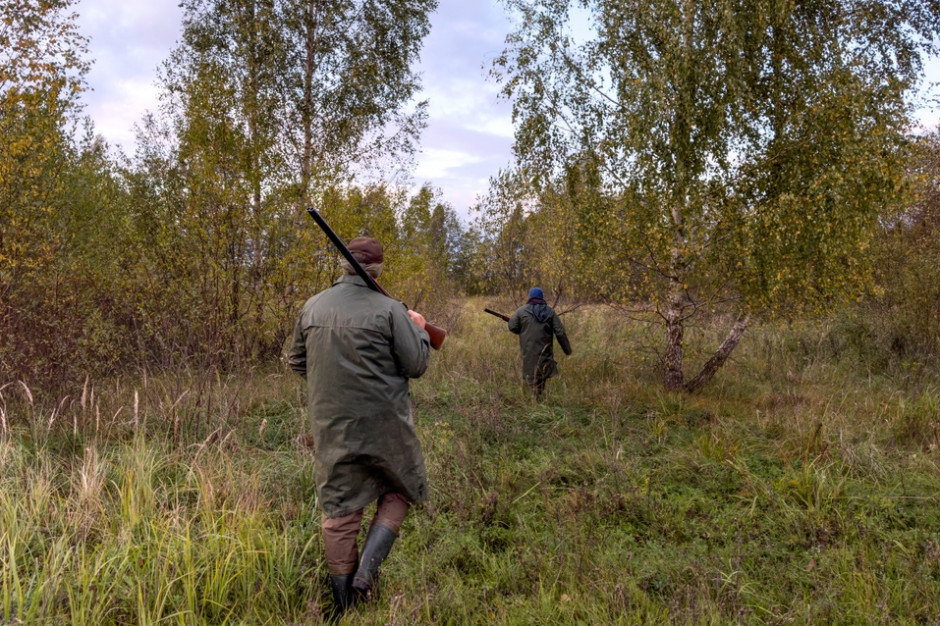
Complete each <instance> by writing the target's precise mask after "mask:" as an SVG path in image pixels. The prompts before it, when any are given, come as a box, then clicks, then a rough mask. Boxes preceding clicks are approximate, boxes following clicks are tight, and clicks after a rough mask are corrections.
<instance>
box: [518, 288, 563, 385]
mask: <svg viewBox="0 0 940 626" xmlns="http://www.w3.org/2000/svg"><path fill="white" fill-rule="evenodd" d="M509 330H510V331H511V332H513V333H515V334H517V335H519V348H520V350H521V351H522V376H523V378H524V379H525V381H526V383H528V385H529V386H530V387H531V388H532V390H533V391H535V396H536V397H537V398H540V397H541V396H542V392H544V391H545V382H546V381H547V380H548V379H549V378H551V377H552V376H554V375H555V374H557V373H558V364H557V363H555V354H554V351H553V345H554V342H553V339H554V338H556V337H557V338H558V345H560V346H561V349H562V350H564V352H565V354H571V343H570V342H569V341H568V335H566V334H565V326H564V324H562V323H561V319H559V317H558V316H557V315H556V314H555V311H554V310H552V307H550V306H548V304H546V302H545V296H544V294H543V293H542V290H541V289H539V288H538V287H533V288H532V289H530V290H529V300H528V302H526V304H524V305H523V306H521V307H519V308H518V309H516V312H515V313H513V314H512V316H511V317H510V318H509Z"/></svg>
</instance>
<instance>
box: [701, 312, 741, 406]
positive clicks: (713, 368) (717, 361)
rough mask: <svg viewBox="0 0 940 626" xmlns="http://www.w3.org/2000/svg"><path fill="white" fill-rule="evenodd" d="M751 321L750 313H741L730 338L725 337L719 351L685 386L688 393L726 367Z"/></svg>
mask: <svg viewBox="0 0 940 626" xmlns="http://www.w3.org/2000/svg"><path fill="white" fill-rule="evenodd" d="M750 321H751V314H750V313H741V315H739V316H738V319H737V320H736V321H735V322H734V326H732V327H731V331H730V332H728V336H727V337H725V340H724V341H722V342H721V345H720V346H718V350H717V351H715V354H713V355H712V358H710V359H708V361H706V362H705V365H703V366H702V370H701V371H700V372H699V373H698V375H696V376H695V378H693V379H692V380H690V381H689V382H687V383H686V384H685V389H686V391H689V392H694V391H697V390H698V389H700V388H701V387H703V386H704V385H706V384H707V383H708V381H710V380H711V379H712V378H713V377H714V376H715V373H716V372H717V371H718V370H719V369H721V366H722V365H724V364H725V361H727V360H728V357H729V356H731V352H732V351H733V350H734V349H735V347H736V346H737V345H738V342H740V341H741V336H742V335H744V331H745V330H747V326H748V323H749V322H750Z"/></svg>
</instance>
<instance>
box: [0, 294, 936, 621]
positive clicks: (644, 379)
mask: <svg viewBox="0 0 940 626" xmlns="http://www.w3.org/2000/svg"><path fill="white" fill-rule="evenodd" d="M483 306H484V304H483V303H480V302H474V303H472V304H471V305H469V306H468V308H467V309H466V310H465V311H464V313H463V315H462V316H461V318H460V319H459V321H458V322H457V324H456V325H455V327H454V328H452V329H451V335H450V337H449V338H448V340H447V343H446V344H445V346H444V348H443V350H441V351H440V352H436V353H435V354H434V355H433V359H432V365H431V369H430V370H429V372H428V374H427V375H426V376H425V377H423V378H422V379H420V380H417V381H414V382H413V387H412V391H413V399H414V404H415V418H416V422H417V426H418V430H419V434H420V436H421V438H422V442H423V445H424V451H425V456H426V461H427V465H428V473H429V480H430V484H431V491H432V498H431V502H430V503H429V505H427V506H425V507H423V508H421V509H419V510H417V511H415V512H413V513H412V514H411V515H410V516H409V518H408V520H407V521H406V523H405V526H404V528H403V530H402V535H401V539H400V540H399V541H398V542H397V543H396V545H395V548H394V549H393V551H392V554H391V556H390V557H389V559H388V561H387V562H386V565H385V567H384V568H383V573H382V578H381V593H380V597H379V599H378V600H377V601H375V602H374V603H372V604H369V605H366V606H360V607H358V608H356V609H354V610H353V611H351V612H350V613H348V614H347V616H346V618H344V623H349V624H484V623H485V624H577V623H583V624H602V623H620V624H657V623H658V624H676V623H679V624H726V623H742V624H777V623H802V624H810V623H845V624H859V623H864V624H878V623H885V624H888V623H891V624H894V623H935V622H937V621H938V620H940V601H938V600H937V598H940V507H938V506H937V505H938V502H937V497H938V496H937V493H938V487H940V472H938V460H940V452H938V450H937V446H938V443H940V440H938V437H940V415H938V403H940V392H938V385H940V376H937V372H934V371H931V369H930V368H929V367H917V368H912V367H910V366H909V365H906V364H904V363H902V362H891V361H890V360H887V361H885V360H880V361H879V362H878V363H877V364H872V363H871V362H870V361H869V360H868V355H867V353H866V352H865V350H860V349H856V348H857V344H858V341H857V338H846V336H844V335H841V334H840V332H842V330H840V327H839V326H838V324H833V323H831V322H827V321H819V322H812V323H810V322H804V323H801V324H790V325H778V324H765V325H758V326H756V327H755V328H752V329H751V330H749V331H748V334H746V335H745V338H744V341H743V342H742V344H741V345H740V346H739V348H738V350H737V351H736V352H735V354H734V355H733V358H732V360H731V361H730V362H729V363H728V364H727V365H726V367H725V368H724V369H723V370H722V371H721V372H720V373H719V374H718V376H717V378H716V379H715V380H714V381H713V383H712V384H711V385H710V386H709V387H707V388H706V389H705V390H704V391H703V392H701V393H699V394H697V395H691V396H690V395H677V394H669V393H666V392H664V391H662V388H661V385H660V384H659V377H658V373H657V363H658V354H657V345H658V342H659V340H660V337H658V335H657V330H656V329H655V328H648V327H644V326H639V325H635V324H633V323H631V322H629V321H627V320H623V319H617V318H614V317H612V316H611V315H610V314H609V312H607V311H604V310H588V309H579V310H578V311H575V312H573V313H570V314H568V315H566V316H565V319H564V321H565V324H566V326H567V328H568V332H569V335H570V337H571V340H572V344H573V347H574V354H573V355H572V356H571V357H564V356H559V357H558V358H559V361H560V370H561V373H560V375H559V376H558V377H557V378H554V379H552V380H550V381H549V383H548V390H547V394H546V398H545V399H544V400H543V401H542V402H535V401H534V400H533V399H532V398H531V397H530V396H529V394H528V393H527V392H526V390H525V389H524V388H523V387H522V385H521V384H520V373H519V371H518V370H519V358H518V347H517V344H516V338H515V337H514V336H513V335H510V334H509V333H508V332H506V331H505V325H504V323H503V322H500V321H499V320H496V319H495V318H492V317H490V316H487V315H485V314H483V313H482V308H483ZM697 330H698V332H697V333H695V336H696V337H697V339H696V341H697V342H698V343H693V345H692V346H690V350H689V354H690V359H693V358H696V357H697V355H699V354H703V353H705V352H706V351H707V349H708V348H709V347H710V346H714V345H717V342H719V341H720V337H721V329H720V328H718V327H717V326H715V327H712V326H711V325H709V324H704V325H703V327H702V328H700V329H697ZM853 346H854V347H853ZM303 397H304V396H303V389H302V382H301V381H300V379H298V378H295V377H294V376H293V375H292V374H290V373H289V372H288V371H287V370H286V368H283V367H282V366H279V367H272V368H271V369H270V370H267V371H250V372H240V373H236V374H232V375H228V376H224V375H221V374H215V373H207V372H192V371H182V372H176V373H173V374H170V373H165V374H161V375H159V376H150V377H143V376H142V377H138V378H135V379H133V380H130V379H124V380H111V381H101V382H94V381H88V382H87V383H86V385H85V386H84V387H83V388H82V389H81V390H76V391H75V394H74V395H73V396H72V397H70V398H65V399H62V400H61V401H60V402H58V403H57V404H56V405H55V406H43V405H40V404H39V403H37V402H36V401H34V399H33V397H32V394H31V393H30V390H29V387H28V384H26V383H19V382H14V383H12V384H8V385H6V386H4V387H3V388H2V390H0V417H2V420H0V622H2V623H11V624H13V623H27V624H32V623H35V624H157V623H176V624H302V623H304V624H305V623H320V622H322V621H323V620H324V618H325V614H326V611H327V610H328V608H329V597H328V596H329V592H328V586H327V585H326V582H325V576H326V567H325V562H324V560H323V554H322V545H321V543H320V536H319V513H318V512H317V510H316V496H315V493H314V489H313V485H314V483H313V472H312V467H313V462H312V457H311V452H310V448H309V447H308V444H309V441H308V438H307V437H306V436H305V417H304V407H303ZM366 517H367V519H368V517H369V516H368V515H367V516H366Z"/></svg>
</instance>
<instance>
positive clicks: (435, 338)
mask: <svg viewBox="0 0 940 626" xmlns="http://www.w3.org/2000/svg"><path fill="white" fill-rule="evenodd" d="M307 214H308V215H310V217H312V218H313V221H315V222H316V223H317V226H319V227H320V230H322V231H323V232H324V233H326V236H327V238H328V239H329V240H330V241H331V242H332V243H333V245H334V246H335V247H336V249H337V250H339V252H340V254H342V255H343V258H344V259H346V260H347V261H349V264H350V265H352V267H353V269H354V270H356V274H358V275H359V278H361V279H362V280H364V281H366V285H367V286H368V287H369V289H371V290H372V291H378V292H379V293H382V294H385V295H386V296H388V297H389V298H391V297H392V296H390V295H389V293H388V292H387V291H385V289H384V288H383V287H382V285H380V284H379V283H377V282H376V280H375V279H374V278H372V275H371V274H369V272H367V271H366V270H365V269H364V268H363V267H362V266H361V265H360V264H359V261H357V260H356V257H354V256H353V255H352V252H350V251H349V248H347V247H346V244H345V243H343V240H342V239H340V238H339V236H338V235H337V234H336V233H334V232H333V229H332V228H330V225H329V224H327V223H326V220H324V219H323V216H322V215H320V213H319V212H318V211H317V210H316V209H314V208H312V207H311V208H308V209H307ZM507 319H508V318H507ZM424 330H425V332H427V334H428V338H429V339H430V340H431V347H432V348H434V349H435V350H440V349H441V346H442V345H444V339H446V338H447V331H446V330H444V329H443V328H441V327H440V326H435V325H434V324H432V323H431V322H429V321H427V320H425V322H424Z"/></svg>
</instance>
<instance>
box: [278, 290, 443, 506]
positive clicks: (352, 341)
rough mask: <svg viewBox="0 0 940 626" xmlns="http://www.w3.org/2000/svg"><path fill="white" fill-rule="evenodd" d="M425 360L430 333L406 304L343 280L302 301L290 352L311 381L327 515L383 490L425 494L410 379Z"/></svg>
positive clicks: (416, 496) (415, 496)
mask: <svg viewBox="0 0 940 626" xmlns="http://www.w3.org/2000/svg"><path fill="white" fill-rule="evenodd" d="M429 360H430V340H429V339H428V334H427V333H426V332H425V331H424V330H422V329H420V328H418V327H417V326H416V325H415V324H414V322H412V321H411V318H410V317H409V316H408V311H407V308H406V307H405V305H403V304H402V303H401V302H398V301H396V300H393V299H392V298H389V297H387V296H385V295H383V294H381V293H378V292H375V291H372V290H371V289H369V288H368V287H366V285H365V282H364V281H363V280H362V279H361V278H359V277H358V276H342V277H340V278H339V279H338V280H337V281H336V282H335V283H334V284H333V286H332V287H330V288H329V289H326V290H324V291H322V292H320V293H318V294H317V295H315V296H313V297H312V298H310V299H309V300H308V301H307V303H306V304H305V305H304V307H303V310H302V311H301V313H300V317H299V319H298V321H297V326H296V328H295V331H294V340H293V343H292V346H291V349H290V353H289V355H288V363H289V364H290V367H291V369H293V370H294V371H295V372H297V373H299V374H301V375H303V376H305V377H306V379H307V409H308V412H309V417H310V426H311V430H312V433H313V437H314V455H315V465H314V467H315V471H316V488H317V496H318V498H319V501H320V506H321V507H322V508H323V512H324V514H325V515H326V516H327V517H341V516H344V515H348V514H350V513H352V512H354V511H357V510H359V509H361V508H363V507H364V506H366V505H367V504H369V503H370V502H372V501H373V500H375V499H377V498H378V497H379V496H381V495H382V494H384V493H387V492H389V491H397V492H399V493H401V494H403V495H404V496H405V497H406V498H408V500H410V501H411V502H413V503H419V502H423V501H425V500H427V497H428V485H427V474H426V471H425V467H424V455H423V453H422V451H421V444H420V443H419V441H418V437H417V435H416V433H415V426H414V419H413V417H412V409H411V396H410V395H409V391H408V379H410V378H417V377H419V376H421V375H422V374H423V373H424V372H425V370H426V369H427V367H428V361H429Z"/></svg>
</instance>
